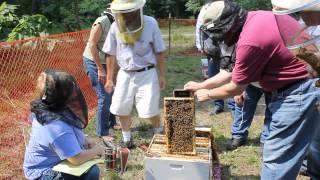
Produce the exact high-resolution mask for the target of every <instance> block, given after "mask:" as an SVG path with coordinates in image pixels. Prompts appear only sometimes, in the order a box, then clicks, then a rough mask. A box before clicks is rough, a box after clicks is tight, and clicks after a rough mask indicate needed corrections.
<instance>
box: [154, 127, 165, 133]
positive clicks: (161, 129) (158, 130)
mask: <svg viewBox="0 0 320 180" xmlns="http://www.w3.org/2000/svg"><path fill="white" fill-rule="evenodd" d="M162 132H163V128H162V127H158V128H153V133H154V134H161V133H162Z"/></svg>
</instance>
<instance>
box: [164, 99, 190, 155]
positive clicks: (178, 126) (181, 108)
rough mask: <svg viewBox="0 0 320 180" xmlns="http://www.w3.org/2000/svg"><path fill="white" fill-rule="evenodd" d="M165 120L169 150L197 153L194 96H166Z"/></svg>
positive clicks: (173, 152) (169, 151)
mask: <svg viewBox="0 0 320 180" xmlns="http://www.w3.org/2000/svg"><path fill="white" fill-rule="evenodd" d="M164 122H165V130H166V144H167V152H168V153H170V154H195V130H194V129H195V104H194V97H165V98H164Z"/></svg>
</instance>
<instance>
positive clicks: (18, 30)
mask: <svg viewBox="0 0 320 180" xmlns="http://www.w3.org/2000/svg"><path fill="white" fill-rule="evenodd" d="M49 26H50V23H49V21H48V19H47V18H46V17H45V16H43V15H40V14H37V15H32V16H29V15H26V16H22V18H21V19H20V20H19V24H18V25H17V26H16V27H15V28H13V30H12V31H11V33H10V34H9V38H8V39H7V41H14V40H19V39H26V38H31V37H39V36H45V35H48V28H49Z"/></svg>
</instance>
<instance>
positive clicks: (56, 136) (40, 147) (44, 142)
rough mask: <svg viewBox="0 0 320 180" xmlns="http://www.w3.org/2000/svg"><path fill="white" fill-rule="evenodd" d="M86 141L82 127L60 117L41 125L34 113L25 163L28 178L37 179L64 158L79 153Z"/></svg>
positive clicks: (25, 172) (24, 167)
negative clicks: (77, 126)
mask: <svg viewBox="0 0 320 180" xmlns="http://www.w3.org/2000/svg"><path fill="white" fill-rule="evenodd" d="M84 141H85V137H84V134H83V132H82V130H81V129H78V128H75V127H73V126H71V125H69V124H67V123H65V122H63V121H60V120H58V119H57V120H54V121H51V122H50V123H49V124H46V125H41V124H40V123H39V122H38V121H37V120H36V118H35V116H34V115H33V118H32V132H31V137H30V141H29V144H28V147H27V149H26V153H25V157H24V163H23V169H24V174H25V176H26V178H27V179H37V178H39V177H40V176H41V175H42V173H43V172H45V171H46V170H48V169H51V168H52V167H53V166H55V165H56V164H58V163H59V162H61V161H62V160H65V159H67V158H69V157H73V156H75V155H77V154H79V153H80V152H81V151H82V150H81V149H82V147H83V145H84Z"/></svg>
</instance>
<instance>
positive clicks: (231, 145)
mask: <svg viewBox="0 0 320 180" xmlns="http://www.w3.org/2000/svg"><path fill="white" fill-rule="evenodd" d="M246 143H247V139H233V138H232V139H231V140H230V142H229V143H228V144H227V146H226V149H227V150H229V151H232V150H235V149H237V148H238V147H240V146H243V145H245V144H246Z"/></svg>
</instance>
